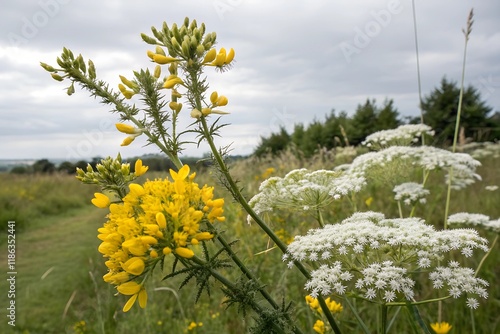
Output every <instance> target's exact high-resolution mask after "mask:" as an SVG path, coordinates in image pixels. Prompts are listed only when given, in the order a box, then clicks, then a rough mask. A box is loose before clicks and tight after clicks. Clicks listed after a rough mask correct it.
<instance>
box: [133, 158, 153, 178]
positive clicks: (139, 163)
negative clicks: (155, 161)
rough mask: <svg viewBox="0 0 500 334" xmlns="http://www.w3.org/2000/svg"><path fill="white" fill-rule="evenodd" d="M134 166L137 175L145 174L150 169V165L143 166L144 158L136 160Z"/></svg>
mask: <svg viewBox="0 0 500 334" xmlns="http://www.w3.org/2000/svg"><path fill="white" fill-rule="evenodd" d="M134 167H135V169H134V173H135V175H136V176H141V175H143V174H144V173H146V172H147V171H148V169H149V167H148V166H143V165H142V160H141V159H137V161H136V162H135V166H134Z"/></svg>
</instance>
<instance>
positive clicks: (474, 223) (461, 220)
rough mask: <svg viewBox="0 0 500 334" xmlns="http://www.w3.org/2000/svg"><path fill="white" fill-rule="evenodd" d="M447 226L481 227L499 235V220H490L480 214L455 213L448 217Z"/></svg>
mask: <svg viewBox="0 0 500 334" xmlns="http://www.w3.org/2000/svg"><path fill="white" fill-rule="evenodd" d="M448 224H450V225H451V226H460V225H466V226H471V227H481V228H484V229H486V230H489V231H492V232H495V233H500V219H496V220H491V219H490V217H489V216H487V215H483V214H481V213H467V212H459V213H455V214H453V215H451V216H449V217H448Z"/></svg>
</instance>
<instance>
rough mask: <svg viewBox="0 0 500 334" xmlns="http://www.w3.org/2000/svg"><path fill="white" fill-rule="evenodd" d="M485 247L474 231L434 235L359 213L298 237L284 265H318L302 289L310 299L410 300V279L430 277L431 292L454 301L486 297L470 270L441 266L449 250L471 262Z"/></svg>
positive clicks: (418, 225)
mask: <svg viewBox="0 0 500 334" xmlns="http://www.w3.org/2000/svg"><path fill="white" fill-rule="evenodd" d="M487 244H488V242H487V240H486V239H484V238H482V237H480V236H479V234H478V233H477V232H476V231H475V230H472V229H452V230H442V231H437V230H435V229H434V227H433V226H431V225H427V224H425V223H424V221H422V220H421V219H418V218H403V219H386V218H385V217H384V215H383V214H381V213H375V212H363V213H355V214H354V215H352V216H351V217H350V218H347V219H345V220H343V221H342V222H340V223H338V224H332V225H325V226H324V227H323V228H321V229H313V230H309V232H308V233H307V235H305V236H296V237H295V239H294V241H293V242H292V243H291V244H290V245H289V246H288V253H287V254H285V256H284V260H285V261H288V262H289V261H291V260H296V261H311V262H314V263H316V265H317V266H319V268H318V269H316V270H313V272H312V273H311V276H312V278H311V279H310V280H309V281H308V282H307V284H306V288H307V289H308V290H309V291H311V295H312V296H313V297H317V296H318V295H329V294H332V293H334V294H336V295H345V294H346V293H347V292H350V293H353V294H355V295H358V296H362V297H363V298H365V299H368V300H371V301H373V302H377V303H381V304H384V303H390V302H404V301H405V300H408V301H413V300H415V299H417V298H418V296H417V291H415V289H414V287H415V278H414V277H413V275H414V274H416V273H428V276H429V279H430V281H432V282H433V288H434V289H442V288H445V287H446V288H447V289H448V293H449V295H451V296H453V297H455V298H457V297H458V296H460V295H461V294H462V293H466V294H468V295H472V296H479V297H482V298H486V293H485V290H484V287H485V286H486V285H487V283H486V282H485V281H484V280H482V279H479V278H476V277H475V276H474V272H473V271H470V270H469V268H462V267H460V266H459V265H458V263H456V262H450V263H449V266H448V267H442V266H441V264H442V263H443V261H445V259H446V257H447V255H448V254H449V253H451V252H453V251H459V252H461V253H462V254H463V255H464V256H465V257H470V256H471V255H472V253H473V251H474V250H475V249H480V250H483V251H488V246H487ZM289 265H291V262H289ZM443 270H447V271H446V272H447V273H448V272H449V273H450V274H448V275H442V274H441V273H442V272H443ZM436 280H438V281H439V284H436ZM465 282H467V283H466V284H465Z"/></svg>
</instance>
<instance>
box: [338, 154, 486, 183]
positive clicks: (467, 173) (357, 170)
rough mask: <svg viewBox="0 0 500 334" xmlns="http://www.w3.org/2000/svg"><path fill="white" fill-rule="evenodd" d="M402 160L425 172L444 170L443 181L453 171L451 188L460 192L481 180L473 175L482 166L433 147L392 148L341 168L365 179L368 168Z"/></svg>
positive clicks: (368, 155)
mask: <svg viewBox="0 0 500 334" xmlns="http://www.w3.org/2000/svg"><path fill="white" fill-rule="evenodd" d="M397 159H402V160H405V161H407V162H409V163H411V165H413V166H415V167H420V168H422V169H424V170H425V171H431V170H437V169H445V170H447V171H448V174H447V175H446V180H448V176H449V170H450V169H451V168H452V169H453V181H452V187H453V189H462V188H465V187H466V186H467V185H469V184H472V183H474V182H475V181H476V180H480V179H481V177H480V176H479V174H477V173H476V168H477V167H479V166H481V163H480V162H479V161H477V160H475V159H473V158H472V157H471V156H470V155H469V154H466V153H453V152H450V151H447V150H443V149H440V148H437V147H432V146H418V147H409V146H391V147H388V148H386V149H383V150H381V151H378V152H368V153H366V154H363V155H360V156H358V157H357V158H355V159H354V160H353V162H352V163H351V165H350V166H349V167H346V166H343V169H344V170H345V171H346V172H347V173H348V174H349V173H354V174H356V175H362V176H364V175H365V174H366V172H367V171H369V170H370V168H373V167H384V166H385V165H387V164H389V163H392V162H394V161H396V160H397Z"/></svg>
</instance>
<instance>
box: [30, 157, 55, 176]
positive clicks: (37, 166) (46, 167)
mask: <svg viewBox="0 0 500 334" xmlns="http://www.w3.org/2000/svg"><path fill="white" fill-rule="evenodd" d="M55 170H56V166H55V165H54V164H53V163H52V162H50V161H49V160H47V159H41V160H37V161H35V163H34V164H33V172H35V173H42V174H51V173H53V172H54V171H55Z"/></svg>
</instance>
